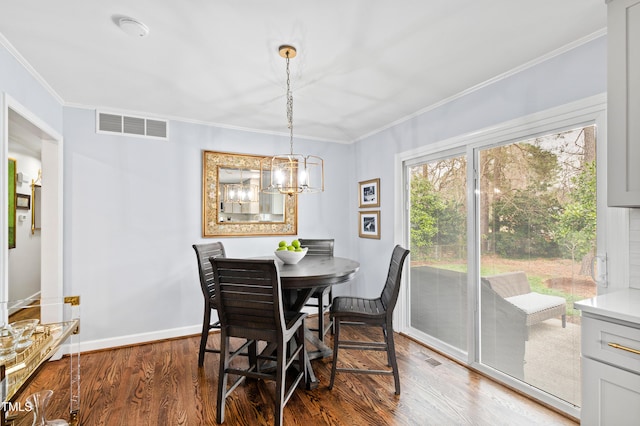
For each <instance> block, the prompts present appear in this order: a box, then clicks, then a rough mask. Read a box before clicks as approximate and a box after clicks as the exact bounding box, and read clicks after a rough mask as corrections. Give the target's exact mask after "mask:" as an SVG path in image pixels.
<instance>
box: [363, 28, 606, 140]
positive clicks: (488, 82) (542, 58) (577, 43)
mask: <svg viewBox="0 0 640 426" xmlns="http://www.w3.org/2000/svg"><path fill="white" fill-rule="evenodd" d="M606 34H607V29H606V28H603V29H601V30H598V31H596V32H594V33H592V34H589V35H588V36H586V37H583V38H581V39H578V40H576V41H574V42H571V43H569V44H566V45H564V46H562V47H560V48H558V49H556V50H553V51H551V52H549V53H547V54H545V55H542V56H540V57H538V58H536V59H534V60H532V61H529V62H527V63H525V64H522V65H520V66H517V67H515V68H513V69H511V70H509V71H507V72H504V73H502V74H499V75H497V76H495V77H492V78H490V79H489V80H486V81H484V82H482V83H479V84H477V85H475V86H472V87H470V88H468V89H466V90H463V91H462V92H460V93H457V94H455V95H453V96H450V97H448V98H446V99H443V100H441V101H440V102H437V103H435V104H433V105H429V106H427V107H425V108H422V109H420V110H418V111H416V112H415V113H413V114H409V115H408V116H406V117H403V118H401V119H398V120H396V121H394V122H392V123H389V124H387V125H385V126H383V127H380V128H378V129H376V130H374V131H372V132H369V133H367V134H365V135H363V136H361V137H359V138H357V139H355V140H353V141H352V143H353V142H358V141H361V140H363V139H366V138H368V137H370V136H373V135H375V134H378V133H380V132H382V131H384V130H387V129H390V128H392V127H394V126H397V125H399V124H402V123H404V122H406V121H409V120H411V119H412V118H415V117H418V116H420V115H422V114H424V113H426V112H429V111H433V110H434V109H436V108H439V107H441V106H443V105H446V104H448V103H449V102H452V101H454V100H456V99H459V98H462V97H464V96H467V95H469V94H470V93H473V92H475V91H476V90H480V89H482V88H485V87H487V86H490V85H492V84H494V83H496V82H498V81H500V80H504V79H505V78H508V77H511V76H513V75H515V74H518V73H520V72H522V71H524V70H526V69H528V68H532V67H534V66H536V65H539V64H541V63H543V62H545V61H548V60H549V59H552V58H554V57H556V56H560V55H562V54H563V53H566V52H568V51H570V50H571V49H575V48H576V47H578V46H581V45H583V44H586V43H588V42H590V41H593V40H595V39H597V38H599V37H602V36H604V35H606Z"/></svg>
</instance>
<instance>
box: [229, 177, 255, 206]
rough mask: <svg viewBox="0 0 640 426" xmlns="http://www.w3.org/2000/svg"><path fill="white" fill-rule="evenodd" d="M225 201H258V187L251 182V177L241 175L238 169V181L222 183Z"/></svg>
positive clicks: (241, 202)
mask: <svg viewBox="0 0 640 426" xmlns="http://www.w3.org/2000/svg"><path fill="white" fill-rule="evenodd" d="M224 202H225V203H238V204H243V203H254V202H258V187H257V185H255V184H252V183H251V179H247V180H246V181H245V179H244V178H243V177H242V169H240V180H239V182H238V183H228V184H225V185H224Z"/></svg>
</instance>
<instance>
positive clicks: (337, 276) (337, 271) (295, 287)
mask: <svg viewBox="0 0 640 426" xmlns="http://www.w3.org/2000/svg"><path fill="white" fill-rule="evenodd" d="M275 259H276V263H277V264H278V270H279V274H280V284H281V286H282V298H283V303H284V305H285V309H287V310H289V311H294V312H301V311H303V310H304V305H305V303H306V302H307V300H309V298H310V297H311V295H312V294H313V293H314V292H315V291H316V290H319V289H322V288H324V287H328V286H333V285H338V284H344V283H346V282H349V281H351V280H352V279H353V278H354V277H355V275H356V273H357V272H358V269H359V268H360V263H359V262H358V261H355V260H352V259H347V258H344V257H334V256H315V255H314V256H310V255H308V256H305V257H303V258H302V259H301V260H300V261H299V262H298V263H296V264H285V263H283V262H282V261H281V260H280V259H278V258H275ZM305 337H306V340H307V342H308V343H307V344H306V345H305V346H306V351H307V355H308V357H307V359H308V364H307V377H306V378H305V384H306V387H307V389H315V388H317V387H318V383H319V381H318V380H317V378H316V376H315V374H314V372H313V368H312V367H311V362H310V361H311V360H313V359H318V358H324V357H327V356H330V355H331V354H332V353H333V351H332V349H331V348H330V347H328V346H327V345H325V344H324V342H322V341H321V340H320V339H319V338H318V336H317V334H316V333H312V332H311V331H310V330H309V329H307V330H305ZM309 343H310V344H311V345H313V347H314V348H315V349H313V350H311V348H310V347H309Z"/></svg>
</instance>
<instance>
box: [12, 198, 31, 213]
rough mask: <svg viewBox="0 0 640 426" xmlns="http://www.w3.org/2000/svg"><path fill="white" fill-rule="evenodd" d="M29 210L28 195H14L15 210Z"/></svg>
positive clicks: (29, 201)
mask: <svg viewBox="0 0 640 426" xmlns="http://www.w3.org/2000/svg"><path fill="white" fill-rule="evenodd" d="M30 208H31V196H30V195H28V194H16V209H22V210H29V209H30Z"/></svg>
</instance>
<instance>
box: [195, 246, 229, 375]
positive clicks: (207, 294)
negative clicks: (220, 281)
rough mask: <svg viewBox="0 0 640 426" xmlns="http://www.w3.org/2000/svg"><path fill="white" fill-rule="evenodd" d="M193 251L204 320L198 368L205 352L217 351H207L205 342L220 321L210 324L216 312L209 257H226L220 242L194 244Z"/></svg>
mask: <svg viewBox="0 0 640 426" xmlns="http://www.w3.org/2000/svg"><path fill="white" fill-rule="evenodd" d="M193 249H194V250H195V252H196V258H197V259H198V274H199V275H200V288H201V289H202V295H203V296H204V319H203V321H202V334H201V335H200V350H199V352H198V366H200V367H202V366H203V365H204V354H205V352H211V353H217V354H219V353H220V351H219V350H217V349H208V348H207V340H208V338H209V332H210V331H211V330H212V329H219V328H220V321H215V322H213V323H212V322H211V314H212V313H213V311H215V310H216V302H215V300H214V295H215V286H214V284H213V270H212V268H211V262H210V261H209V258H211V257H226V253H225V251H224V245H223V244H222V243H221V242H215V243H208V244H194V245H193Z"/></svg>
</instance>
